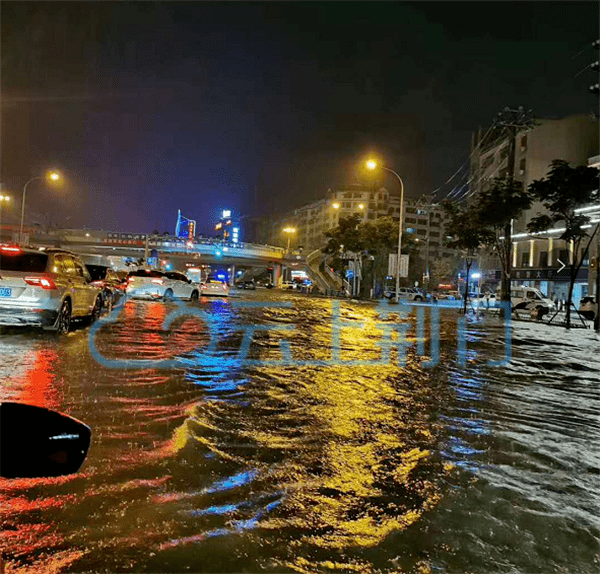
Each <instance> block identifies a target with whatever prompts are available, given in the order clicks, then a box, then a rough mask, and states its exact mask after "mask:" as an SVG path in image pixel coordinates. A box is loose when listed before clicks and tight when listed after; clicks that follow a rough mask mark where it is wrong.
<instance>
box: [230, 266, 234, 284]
mask: <svg viewBox="0 0 600 574" xmlns="http://www.w3.org/2000/svg"><path fill="white" fill-rule="evenodd" d="M234 285H235V265H234V264H233V263H232V264H231V273H230V274H229V286H230V287H233V286H234Z"/></svg>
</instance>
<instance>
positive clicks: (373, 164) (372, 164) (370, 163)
mask: <svg viewBox="0 0 600 574" xmlns="http://www.w3.org/2000/svg"><path fill="white" fill-rule="evenodd" d="M366 165H367V168H368V169H370V170H375V169H377V167H379V168H381V169H383V170H384V171H389V172H390V173H393V174H394V175H395V176H396V177H397V178H398V181H399V182H400V218H399V222H398V262H397V264H396V296H395V297H394V302H395V303H398V302H399V298H398V296H399V295H400V260H401V258H402V220H403V219H404V182H403V181H402V178H401V177H400V176H399V175H398V174H397V173H396V172H395V171H394V170H393V169H390V168H389V167H385V166H383V165H381V166H378V164H377V162H376V161H375V160H373V159H370V160H368V161H367V164H366Z"/></svg>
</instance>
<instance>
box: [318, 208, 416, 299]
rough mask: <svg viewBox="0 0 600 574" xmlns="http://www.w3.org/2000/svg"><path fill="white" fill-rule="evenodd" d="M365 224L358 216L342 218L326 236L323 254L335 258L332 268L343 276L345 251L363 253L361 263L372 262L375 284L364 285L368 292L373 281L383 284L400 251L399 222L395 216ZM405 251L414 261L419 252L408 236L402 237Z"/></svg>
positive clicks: (367, 282) (371, 270) (367, 283)
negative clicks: (390, 258) (394, 254)
mask: <svg viewBox="0 0 600 574" xmlns="http://www.w3.org/2000/svg"><path fill="white" fill-rule="evenodd" d="M361 221H362V219H361V217H360V215H357V214H355V215H351V216H349V217H342V218H340V220H339V224H338V226H337V227H335V228H334V229H330V230H329V231H327V232H326V233H325V236H326V237H327V238H328V241H327V245H326V246H325V247H324V248H323V253H326V254H328V255H332V256H333V260H332V266H333V268H334V269H335V270H336V271H338V272H340V273H343V270H344V262H343V261H342V259H341V258H340V254H341V252H342V251H345V252H348V251H349V252H352V253H358V254H360V255H359V258H360V259H361V261H362V260H364V259H365V258H368V259H369V260H371V261H372V264H371V269H370V272H371V274H372V277H371V281H365V282H363V287H364V290H365V291H366V290H367V289H368V288H369V287H368V285H371V284H372V282H373V280H374V282H375V283H376V284H377V285H381V286H382V284H383V279H384V278H385V276H386V275H387V269H388V256H389V254H390V253H392V252H395V251H396V250H397V249H398V222H397V221H394V219H392V218H391V217H380V218H379V219H375V220H372V221H366V222H364V223H361ZM402 251H403V253H405V254H408V255H409V256H411V257H413V258H414V257H415V256H416V254H417V252H418V245H417V243H416V242H415V241H414V240H413V239H412V238H411V237H410V236H409V235H407V234H405V235H403V236H402ZM371 257H372V258H373V259H371Z"/></svg>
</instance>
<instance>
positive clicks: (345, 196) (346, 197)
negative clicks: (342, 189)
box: [344, 193, 352, 199]
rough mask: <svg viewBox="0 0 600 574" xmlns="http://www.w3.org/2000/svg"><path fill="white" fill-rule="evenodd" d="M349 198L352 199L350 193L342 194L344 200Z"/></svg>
mask: <svg viewBox="0 0 600 574" xmlns="http://www.w3.org/2000/svg"><path fill="white" fill-rule="evenodd" d="M351 198H352V194H351V193H344V199H351Z"/></svg>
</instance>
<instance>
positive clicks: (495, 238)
mask: <svg viewBox="0 0 600 574" xmlns="http://www.w3.org/2000/svg"><path fill="white" fill-rule="evenodd" d="M531 203H532V199H531V194H530V193H529V191H528V190H526V189H524V188H523V184H522V183H521V182H520V181H515V180H514V179H512V178H510V177H505V178H495V179H494V181H493V183H492V185H491V187H489V188H488V189H483V190H482V191H480V192H479V193H478V195H477V198H476V200H475V203H474V207H473V210H474V212H473V216H474V218H475V220H476V221H477V223H478V225H479V226H480V227H481V229H482V236H481V239H482V242H483V243H484V244H485V245H487V246H490V247H493V248H494V251H495V252H496V254H497V255H498V258H499V259H500V267H501V269H502V283H501V285H502V287H501V292H502V295H501V298H502V301H510V291H511V288H510V287H511V285H510V284H511V270H512V261H511V252H512V244H513V242H512V221H513V220H514V219H518V218H519V217H520V216H521V215H522V214H523V212H524V211H525V210H526V209H529V207H531Z"/></svg>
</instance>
